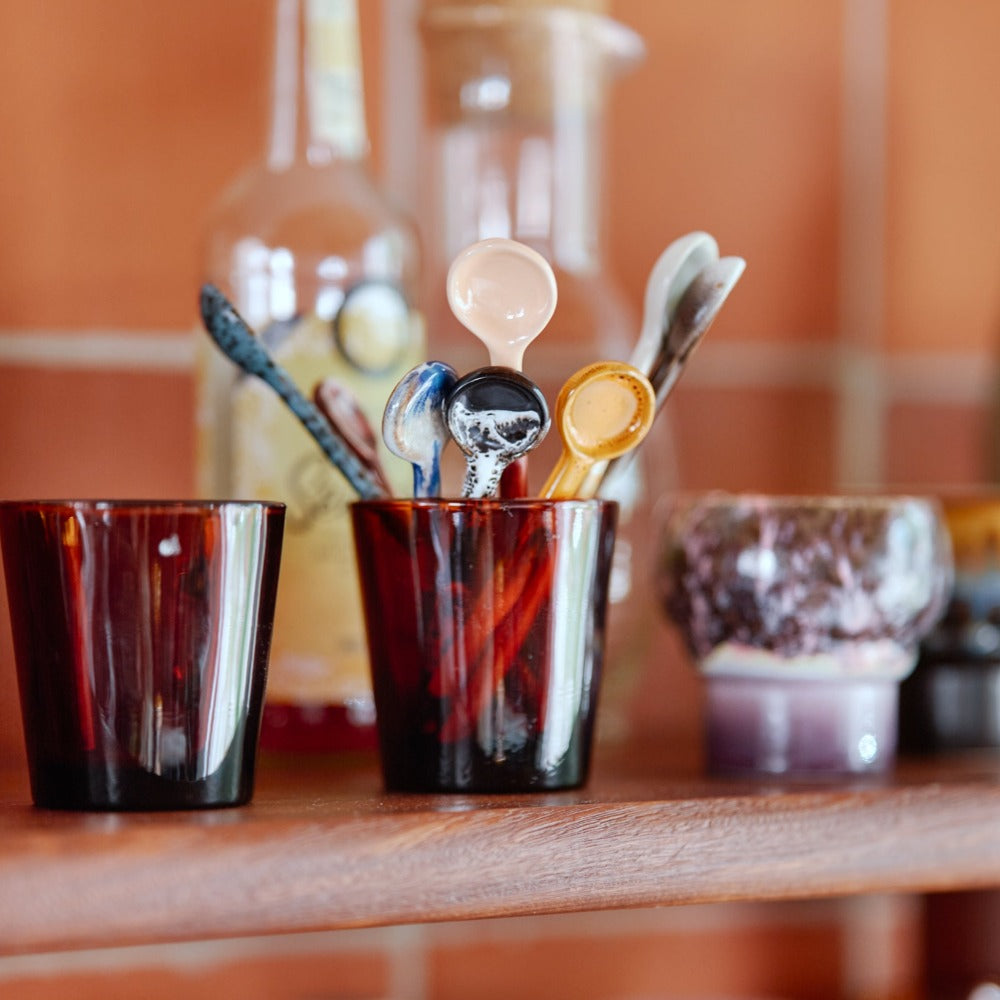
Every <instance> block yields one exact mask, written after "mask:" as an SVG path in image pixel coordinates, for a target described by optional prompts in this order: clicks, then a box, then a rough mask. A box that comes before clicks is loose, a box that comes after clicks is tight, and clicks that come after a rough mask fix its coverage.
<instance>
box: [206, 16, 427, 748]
mask: <svg viewBox="0 0 1000 1000" xmlns="http://www.w3.org/2000/svg"><path fill="white" fill-rule="evenodd" d="M274 12H275V39H274V64H273V73H272V78H271V86H272V101H271V120H270V133H269V141H268V145H267V151H266V156H265V157H264V158H263V160H262V161H261V162H259V163H255V164H253V165H251V166H250V167H249V168H248V169H246V170H245V171H244V172H243V173H242V174H241V175H240V176H238V177H237V178H236V179H235V181H234V182H233V183H232V184H231V185H230V186H229V187H228V189H227V190H226V191H225V192H224V193H223V195H222V197H221V198H220V200H219V202H218V204H217V206H216V207H215V209H214V211H213V212H212V214H211V217H210V219H209V221H208V225H207V234H206V245H205V269H204V278H205V280H208V281H212V282H213V283H215V284H216V285H218V286H219V287H220V288H221V289H222V290H223V291H224V292H225V293H226V295H227V296H228V297H230V299H231V301H232V302H233V303H234V305H235V306H236V307H237V309H238V310H239V311H240V312H241V314H242V315H243V317H244V318H245V319H246V320H247V322H248V323H249V324H250V326H251V327H252V328H253V329H254V330H255V331H256V332H257V333H258V335H259V336H260V337H261V338H262V339H263V341H264V342H265V343H266V345H267V347H268V349H269V350H270V351H271V353H272V354H273V356H274V357H275V359H276V360H277V361H278V362H279V363H280V364H281V365H282V366H283V367H284V368H286V369H287V370H288V371H289V372H290V374H291V375H292V376H293V378H294V379H295V380H296V382H297V383H298V385H299V388H300V389H301V390H302V391H303V392H304V393H305V394H306V395H307V396H308V395H312V392H313V390H314V388H315V386H316V384H317V383H318V382H319V381H320V380H322V379H323V378H326V377H328V376H333V377H335V378H336V379H337V380H338V381H340V382H341V383H343V384H346V385H347V386H348V387H349V388H350V389H351V390H353V392H354V393H355V394H356V396H357V397H358V399H359V401H360V403H361V405H362V409H363V410H364V411H365V414H366V416H367V417H368V419H369V421H370V422H371V423H372V425H373V427H375V428H379V427H380V426H381V418H382V409H383V407H384V404H385V400H386V399H387V397H388V395H389V393H390V392H391V391H392V389H393V387H394V386H395V384H396V382H397V381H398V380H399V378H400V377H401V376H402V374H403V373H405V372H406V371H407V370H408V369H409V368H411V367H413V365H415V364H417V363H418V362H419V361H422V360H423V359H424V338H423V321H422V317H421V315H420V313H419V312H418V310H417V309H416V307H415V302H416V298H417V291H418V282H419V267H418V245H417V239H416V235H415V230H414V229H413V228H412V226H411V225H410V223H409V222H408V221H407V220H405V219H404V218H403V217H402V216H401V215H400V214H399V213H398V212H397V211H396V210H395V209H394V208H393V207H392V206H391V205H390V204H389V203H388V202H387V200H386V199H385V197H384V196H383V195H382V193H381V192H380V191H379V190H378V189H377V187H376V185H375V184H374V183H373V180H372V177H371V175H370V173H369V168H368V162H367V154H368V137H367V132H366V128H365V116H364V102H363V87H362V73H361V59H360V38H359V26H358V12H357V5H356V0H276V3H275V7H274ZM200 343H201V344H202V345H207V346H203V348H202V350H201V357H200V363H199V380H198V381H199V393H198V399H199V402H198V406H199V413H198V456H199V463H198V464H199V482H200V489H201V491H202V492H203V493H205V494H215V495H223V496H241V497H246V498H254V497H266V498H269V499H276V500H282V501H284V502H285V503H286V504H287V506H288V510H287V519H286V527H285V542H284V552H283V556H282V567H281V578H280V583H279V589H278V603H277V610H276V614H275V626H274V636H273V642H272V647H271V657H270V667H269V677H268V702H267V706H266V709H265V714H264V723H263V730H262V734H261V745H262V746H264V747H265V748H274V749H288V750H310V749H316V750H339V749H348V748H352V747H357V746H373V745H374V728H373V724H374V709H373V703H372V698H371V688H370V680H369V676H368V664H367V655H366V652H365V642H364V627H363V618H362V614H361V607H360V598H359V594H358V586H357V578H356V572H355V568H354V556H353V547H352V540H351V534H350V523H349V519H348V514H347V504H348V503H349V502H350V501H351V500H353V499H354V498H355V497H354V494H353V493H352V491H351V490H350V488H349V487H348V485H347V483H346V482H345V481H344V480H343V478H342V477H341V476H340V474H339V473H338V472H336V470H334V469H333V467H332V466H331V465H330V463H329V461H328V460H327V459H326V457H325V456H324V455H323V454H322V452H321V451H320V450H319V449H318V447H317V446H316V445H315V443H314V442H313V441H312V439H311V438H310V437H309V436H308V434H306V432H305V431H304V430H303V429H302V428H301V427H300V426H299V424H298V422H297V421H296V420H295V418H294V417H293V416H292V415H291V414H290V413H288V412H287V411H286V409H285V407H284V406H283V404H282V403H281V402H280V401H279V400H278V398H277V396H275V395H274V393H273V392H272V391H271V390H270V389H269V388H268V387H267V386H265V385H264V384H263V383H262V382H260V381H259V380H257V379H254V378H248V377H246V376H242V375H240V374H238V373H237V371H236V369H235V367H234V366H233V365H232V364H231V363H230V362H229V361H228V360H227V359H225V358H224V357H223V356H222V355H221V354H220V353H219V352H217V351H216V350H215V349H214V347H212V345H211V344H210V343H209V341H208V338H207V337H205V336H202V337H201V340H200ZM377 436H379V437H380V435H377ZM382 457H383V459H384V463H385V467H386V470H387V473H388V475H389V477H390V479H391V480H392V481H393V483H394V485H395V487H396V488H398V489H399V490H400V491H405V490H406V489H407V484H408V482H411V481H412V470H411V469H410V467H409V466H408V465H406V463H404V462H402V461H400V460H399V459H397V458H395V457H393V456H391V455H388V453H383V455H382Z"/></svg>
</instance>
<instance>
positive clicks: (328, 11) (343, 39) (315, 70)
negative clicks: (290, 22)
mask: <svg viewBox="0 0 1000 1000" xmlns="http://www.w3.org/2000/svg"><path fill="white" fill-rule="evenodd" d="M306 30H307V45H306V56H305V58H306V80H307V81H308V83H307V86H308V87H309V116H310V122H309V125H310V129H311V131H312V135H313V136H315V137H316V138H318V139H320V140H323V141H326V142H328V143H329V144H330V146H331V147H332V148H333V149H335V150H337V152H338V153H340V154H341V155H344V156H352V157H361V156H363V155H364V154H365V153H366V151H367V145H368V135H367V132H366V130H365V112H364V83H363V80H362V74H361V43H360V34H359V29H358V8H357V3H356V0H308V3H307V5H306Z"/></svg>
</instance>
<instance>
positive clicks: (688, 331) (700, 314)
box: [587, 257, 746, 496]
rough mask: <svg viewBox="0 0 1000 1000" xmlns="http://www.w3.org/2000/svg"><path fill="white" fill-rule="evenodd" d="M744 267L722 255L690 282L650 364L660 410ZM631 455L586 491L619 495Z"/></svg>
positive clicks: (614, 464) (738, 260) (610, 467)
mask: <svg viewBox="0 0 1000 1000" xmlns="http://www.w3.org/2000/svg"><path fill="white" fill-rule="evenodd" d="M745 268H746V261H745V260H744V259H743V258H742V257H722V258H720V259H719V260H716V261H712V262H711V263H709V264H706V265H705V267H703V268H702V269H701V270H700V271H699V272H698V274H697V275H696V276H695V278H694V280H693V281H692V282H690V284H689V285H688V286H687V289H686V290H685V292H684V294H683V295H682V296H681V299H680V301H679V302H678V303H677V307H676V309H675V310H674V314H673V318H672V319H671V321H670V325H669V326H668V328H667V330H666V331H665V333H664V335H663V338H662V341H661V343H660V349H659V351H658V352H657V354H656V356H655V357H654V358H653V359H652V361H651V362H650V365H649V368H648V375H649V381H650V384H651V385H652V387H653V391H654V392H655V393H656V412H657V413H658V412H659V411H660V409H661V408H662V406H663V404H664V402H665V401H666V398H667V396H669V395H670V392H671V390H672V389H673V387H674V386H675V385H676V384H677V380H678V379H679V378H680V376H681V373H682V372H683V370H684V366H685V365H686V364H687V361H688V358H690V357H691V354H692V352H693V351H694V349H695V348H696V347H697V346H698V345H699V344H700V343H701V340H702V338H703V337H704V336H705V333H706V332H707V331H708V328H709V327H710V326H711V325H712V322H713V320H714V319H715V317H716V316H717V315H718V314H719V310H720V309H721V308H722V306H723V303H724V302H725V301H726V299H727V298H728V297H729V293H730V292H731V291H732V290H733V288H734V287H735V285H736V282H737V281H739V280H740V277H741V275H742V274H743V271H744V269H745ZM632 459H633V455H625V456H623V457H621V458H618V459H614V460H613V461H611V462H609V463H608V464H607V465H606V466H605V467H604V468H603V469H602V470H600V475H599V476H594V475H592V476H590V477H588V480H587V490H588V494H587V495H589V496H593V495H594V494H595V493H596V492H600V493H601V494H602V495H604V496H614V495H616V485H615V481H616V479H617V478H618V477H619V476H621V475H622V474H623V473H624V472H625V470H626V469H627V467H628V464H629V463H630V462H631V461H632Z"/></svg>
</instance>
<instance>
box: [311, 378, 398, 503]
mask: <svg viewBox="0 0 1000 1000" xmlns="http://www.w3.org/2000/svg"><path fill="white" fill-rule="evenodd" d="M313 402H314V403H315V404H316V408H317V409H318V410H319V411H320V413H322V414H323V416H324V417H326V419H327V421H328V422H329V424H330V426H331V427H332V428H333V429H334V431H335V432H336V433H337V434H339V435H340V436H341V438H343V440H344V443H345V444H346V445H347V447H348V448H350V449H351V451H352V452H353V453H354V457H355V458H357V460H358V461H359V462H361V464H362V465H363V466H364V467H365V468H366V469H367V470H368V473H369V475H371V477H372V479H373V480H374V481H375V482H377V483H378V484H379V486H380V487H381V488H382V490H383V491H384V492H385V495H386V496H390V495H391V494H392V490H391V488H390V487H389V480H388V479H387V478H386V475H385V470H384V469H383V468H382V463H381V462H380V461H379V457H378V445H377V442H376V439H375V431H374V430H372V425H371V424H370V423H369V422H368V418H367V417H366V416H365V414H364V411H363V410H362V409H361V406H360V404H359V403H358V397H357V396H355V395H354V393H353V392H351V390H350V389H348V388H347V386H345V385H344V384H343V383H342V382H340V381H339V380H338V379H335V378H333V377H332V376H329V377H327V378H325V379H323V380H322V381H321V382H317V383H316V387H315V388H314V389H313Z"/></svg>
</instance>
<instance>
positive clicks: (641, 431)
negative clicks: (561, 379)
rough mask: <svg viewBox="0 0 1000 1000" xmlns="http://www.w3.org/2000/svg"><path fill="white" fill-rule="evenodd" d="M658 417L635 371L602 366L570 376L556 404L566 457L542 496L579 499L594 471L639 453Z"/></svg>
mask: <svg viewBox="0 0 1000 1000" xmlns="http://www.w3.org/2000/svg"><path fill="white" fill-rule="evenodd" d="M655 415H656V394H655V392H654V391H653V387H652V386H651V385H650V384H649V379H648V378H646V376H645V375H643V373H642V372H641V371H639V369H638V368H636V367H634V366H633V365H629V364H626V363H625V362H622V361H599V362H597V363H596V364H593V365H588V366H587V367H586V368H581V369H580V371H578V372H577V373H576V374H575V375H571V376H570V378H569V379H568V380H567V382H566V384H565V385H564V386H563V387H562V390H561V391H560V393H559V399H558V400H557V401H556V426H557V427H558V428H559V433H560V434H561V435H562V439H563V452H562V455H561V456H560V458H559V461H558V462H557V463H556V466H555V468H554V469H553V470H552V473H551V474H550V475H549V478H548V480H547V481H546V483H545V485H544V486H543V487H542V491H541V494H540V496H543V497H547V498H550V499H564V498H566V497H574V496H580V495H581V494H580V488H581V486H582V485H583V483H584V480H585V479H586V478H587V473H588V472H589V471H590V468H591V466H592V465H593V464H594V463H595V462H601V461H606V460H608V459H611V458H617V457H618V456H620V455H623V454H625V453H626V452H627V451H630V450H631V449H633V448H635V447H636V446H637V445H638V444H639V442H640V441H642V439H643V438H644V437H645V436H646V434H647V433H648V431H649V428H650V427H651V426H652V423H653V417H654V416H655Z"/></svg>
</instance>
